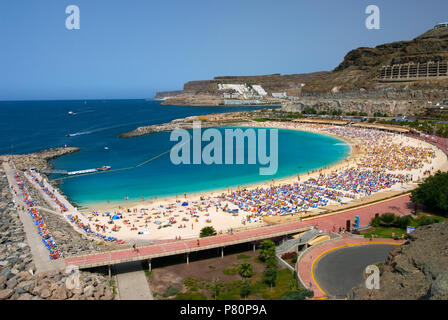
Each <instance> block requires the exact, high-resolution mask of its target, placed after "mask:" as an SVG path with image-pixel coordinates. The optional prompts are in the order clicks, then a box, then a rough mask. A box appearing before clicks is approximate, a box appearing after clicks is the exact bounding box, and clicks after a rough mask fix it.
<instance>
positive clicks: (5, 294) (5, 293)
mask: <svg viewBox="0 0 448 320" xmlns="http://www.w3.org/2000/svg"><path fill="white" fill-rule="evenodd" d="M13 294H14V291H12V290H11V289H4V290H0V300H6V299H8V298H10V297H11V296H12V295H13Z"/></svg>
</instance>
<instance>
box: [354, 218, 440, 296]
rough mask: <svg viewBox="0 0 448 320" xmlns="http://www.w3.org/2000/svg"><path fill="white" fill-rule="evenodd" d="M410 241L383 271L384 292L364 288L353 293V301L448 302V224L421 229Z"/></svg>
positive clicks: (382, 288) (381, 277) (392, 254)
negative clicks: (428, 300)
mask: <svg viewBox="0 0 448 320" xmlns="http://www.w3.org/2000/svg"><path fill="white" fill-rule="evenodd" d="M409 237H410V239H409V241H408V242H407V243H405V244H404V245H402V246H400V247H398V248H396V249H394V250H392V251H391V253H390V254H389V257H388V259H387V261H386V263H385V264H384V265H383V266H382V267H381V268H380V272H381V275H380V289H379V290H368V289H366V288H365V286H364V285H360V286H359V287H357V288H354V289H353V290H352V292H351V293H350V296H351V298H352V299H356V300H367V299H368V300H370V299H371V300H403V299H406V300H422V299H423V300H427V299H430V300H447V299H448V221H444V222H441V223H436V224H433V225H429V226H424V227H419V228H417V230H415V231H414V232H412V233H411V234H410V235H409ZM429 248H431V250H428V249H429Z"/></svg>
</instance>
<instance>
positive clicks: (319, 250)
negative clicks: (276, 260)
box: [297, 236, 405, 299]
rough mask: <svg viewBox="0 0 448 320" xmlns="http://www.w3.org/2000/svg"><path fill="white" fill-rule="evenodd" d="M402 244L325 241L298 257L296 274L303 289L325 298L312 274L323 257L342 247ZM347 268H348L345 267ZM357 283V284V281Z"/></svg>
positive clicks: (386, 240)
mask: <svg viewBox="0 0 448 320" xmlns="http://www.w3.org/2000/svg"><path fill="white" fill-rule="evenodd" d="M404 242H405V241H403V240H398V241H396V240H392V239H374V240H370V239H367V238H364V237H360V236H356V237H351V238H340V239H335V240H331V241H327V242H324V243H322V244H318V245H314V246H312V247H310V248H309V249H307V250H306V251H305V252H304V253H303V254H302V255H301V256H300V257H299V261H298V263H297V274H298V276H299V278H300V281H301V282H302V284H303V285H304V286H305V287H307V288H309V289H311V290H313V291H314V297H315V298H316V299H320V298H325V297H327V292H326V291H325V289H323V288H322V287H321V286H320V285H321V283H320V282H319V280H316V277H315V273H314V271H315V267H316V266H317V265H318V262H319V261H320V259H321V258H322V259H323V257H325V255H327V254H329V253H330V252H332V251H333V250H337V249H336V248H342V247H354V246H359V248H367V247H369V246H371V245H373V246H379V245H382V244H389V245H400V244H402V243H404ZM360 250H363V249H360ZM367 250H369V249H367ZM338 251H340V250H338ZM341 252H342V251H341ZM353 259H354V260H356V259H357V258H352V260H353ZM366 259H367V258H366ZM343 260H344V257H343V258H342V260H341V261H343ZM373 260H376V261H373V262H379V260H384V259H379V260H378V257H376V256H375V257H374V259H373ZM341 263H342V264H343V262H341ZM353 264H354V265H356V264H357V263H356V262H353ZM325 266H326V264H325V263H324V267H325ZM347 268H349V267H347ZM340 269H341V268H339V270H340ZM352 271H353V270H352ZM330 272H331V270H330ZM321 274H322V273H321ZM322 278H323V276H321V278H320V280H321V279H322ZM323 280H324V285H325V284H326V283H325V280H326V279H323ZM358 283H359V281H358ZM356 284H357V283H355V284H354V285H356ZM339 285H340V283H337V284H336V286H339ZM350 285H351V283H349V284H347V285H346V286H347V287H348V286H350ZM354 285H353V286H354ZM353 286H351V287H350V288H349V289H351V288H352V287H353ZM330 289H331V288H330ZM342 296H344V297H345V293H344V294H342Z"/></svg>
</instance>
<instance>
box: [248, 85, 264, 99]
mask: <svg viewBox="0 0 448 320" xmlns="http://www.w3.org/2000/svg"><path fill="white" fill-rule="evenodd" d="M252 88H253V89H254V90H255V91H256V92H257V93H258V95H260V96H262V97H264V96H267V95H268V93H267V92H266V90H264V89H263V87H262V86H260V85H258V84H254V85H253V86H252Z"/></svg>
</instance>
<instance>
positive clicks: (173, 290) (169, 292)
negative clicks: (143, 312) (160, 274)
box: [163, 285, 179, 297]
mask: <svg viewBox="0 0 448 320" xmlns="http://www.w3.org/2000/svg"><path fill="white" fill-rule="evenodd" d="M178 293H179V288H177V287H176V286H171V285H169V286H168V287H167V288H166V289H165V293H164V294H163V296H164V297H171V296H175V295H177V294H178Z"/></svg>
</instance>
